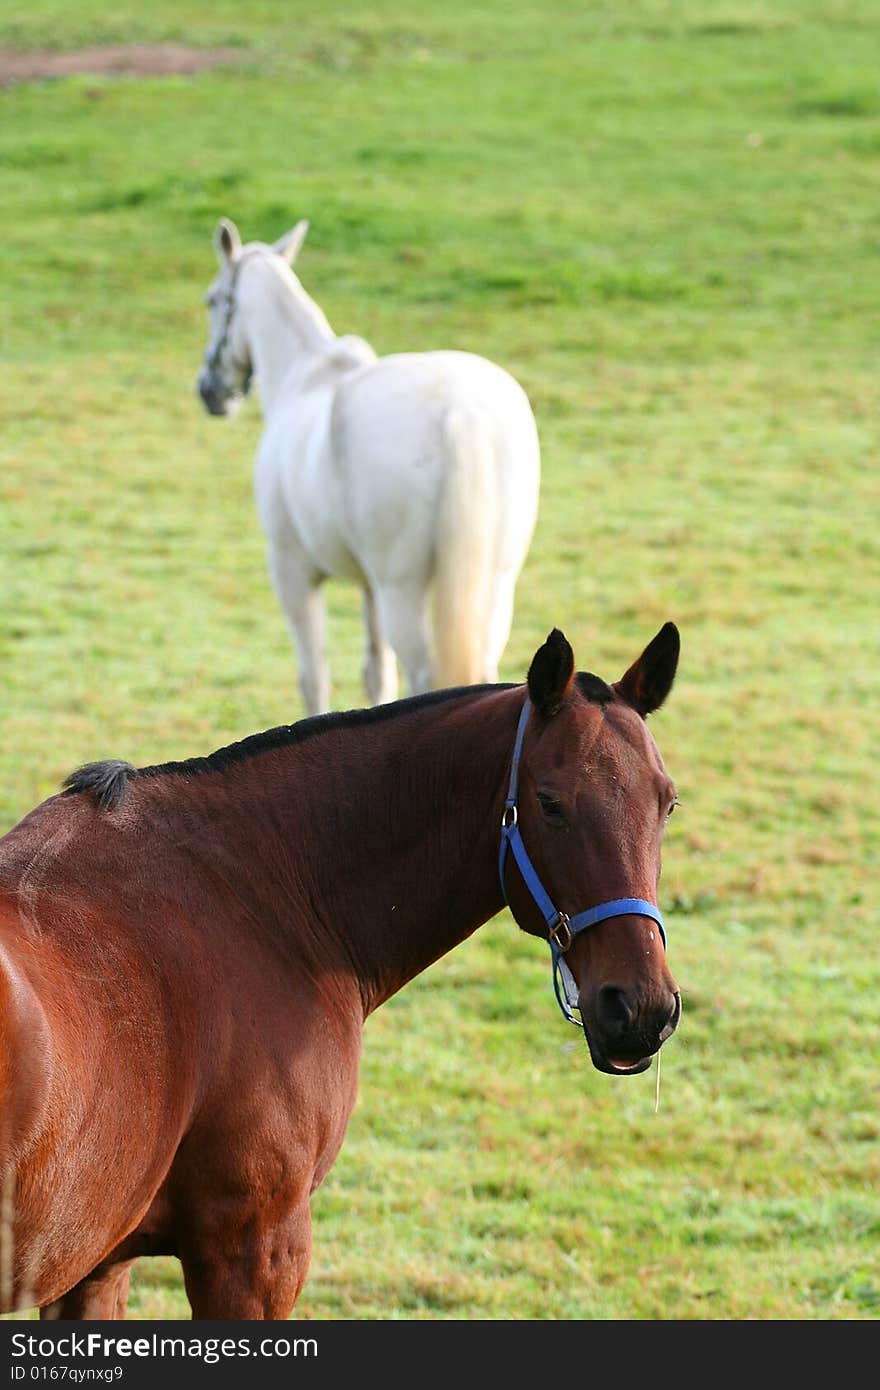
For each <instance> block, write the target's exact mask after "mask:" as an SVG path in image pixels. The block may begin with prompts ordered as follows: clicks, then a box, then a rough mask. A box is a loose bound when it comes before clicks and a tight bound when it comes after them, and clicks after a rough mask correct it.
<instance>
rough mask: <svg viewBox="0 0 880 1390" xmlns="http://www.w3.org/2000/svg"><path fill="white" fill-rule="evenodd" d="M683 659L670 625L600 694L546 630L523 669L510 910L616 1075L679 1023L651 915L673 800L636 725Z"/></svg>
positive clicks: (603, 1067) (643, 1059) (508, 874)
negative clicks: (549, 954)
mask: <svg viewBox="0 0 880 1390" xmlns="http://www.w3.org/2000/svg"><path fill="white" fill-rule="evenodd" d="M678 653H679V635H678V630H677V629H676V628H675V626H674V625H673V624H672V623H667V624H666V625H665V626H664V627H663V628H662V629H661V631H660V632H659V633H658V634H657V636H656V637H655V638H654V639H653V641H652V642H651V643H650V644H649V645H648V646H647V647H646V648H645V650H644V652H643V653H642V655H641V656H640V657H639V658H638V660H637V661H635V662H634V663H633V664H632V666H630V667H629V669H628V670H627V671H626V673H625V674H624V675H623V676H622V678H621V679H620V680H619V681H616V682H615V683H614V684H612V685H607V684H606V683H605V681H603V680H601V679H600V678H599V677H598V676H594V675H592V674H589V673H586V672H580V673H577V674H576V673H575V668H574V657H573V654H572V649H571V647H570V646H569V643H568V641H567V640H566V638H565V637H564V635H563V634H562V633H561V632H559V631H558V630H555V629H554V631H553V632H552V633H551V634H550V636H549V637H548V639H547V641H546V642H545V643H544V645H543V646H542V647H541V648H540V649H539V650H538V652H537V653H536V654H535V657H534V659H533V661H532V664H531V667H530V669H529V674H528V701H529V705H528V706H527V713H526V711H524V716H523V719H522V721H521V733H520V735H519V738H521V745H520V744H518V750H519V749H521V751H520V753H519V768H518V787H517V788H516V791H515V792H513V794H512V795H511V796H509V798H508V812H507V813H506V814H505V827H504V832H503V833H504V834H505V835H508V836H509V837H510V838H511V839H512V838H513V837H514V836H515V837H516V846H515V847H516V853H515V854H514V855H507V856H506V857H505V856H504V855H503V854H502V877H503V880H504V883H505V890H506V893H507V897H508V902H509V904H510V907H511V910H512V912H513V914H514V917H515V918H516V920H517V922H518V923H519V925H520V926H521V927H522V928H523V929H524V930H526V931H528V932H531V933H533V934H535V935H540V936H544V937H547V935H548V931H549V935H550V941H551V948H552V949H553V953H554V978H556V970H557V968H558V967H560V965H561V973H562V977H563V982H564V984H565V986H566V988H567V994H568V1000H567V1002H568V1003H570V1004H571V1006H572V1007H577V1009H578V1010H579V1012H580V1022H581V1023H582V1025H583V1029H584V1033H585V1035H586V1039H587V1043H588V1045H589V1049H590V1055H591V1057H592V1060H593V1064H594V1066H596V1067H597V1068H598V1069H599V1070H600V1071H603V1072H609V1073H612V1074H615V1075H616V1074H619V1073H637V1072H641V1071H644V1070H645V1069H646V1068H647V1067H648V1066H649V1065H650V1061H651V1057H652V1055H653V1054H654V1053H655V1052H657V1051H658V1049H659V1048H660V1046H661V1045H662V1043H663V1042H664V1041H665V1040H666V1039H667V1038H668V1037H669V1036H670V1035H671V1034H672V1033H673V1032H674V1030H675V1028H676V1026H677V1024H678V1020H679V1017H680V1014H681V996H680V993H679V989H678V986H677V984H676V982H675V980H674V979H673V977H672V975H671V973H670V971H669V967H668V965H667V962H666V951H665V936H664V933H663V930H662V923H661V918H660V914H659V911H658V910H657V909H656V907H655V906H654V905H655V904H656V902H657V892H658V886H659V880H660V857H661V840H662V836H663V828H664V826H665V824H666V821H667V820H668V818H669V816H670V814H671V812H672V809H673V807H674V806H675V804H676V795H675V787H674V785H673V783H672V781H671V779H670V777H669V775H668V774H667V772H666V770H665V768H664V766H663V760H662V758H661V757H660V753H659V751H658V749H657V745H656V744H655V742H654V739H653V737H652V735H651V733H650V732H649V730H648V726H647V724H646V722H645V720H646V717H647V715H649V714H650V713H651V712H652V711H653V710H656V709H658V708H659V706H660V705H661V704H662V703H663V701H664V700H665V698H666V696H667V695H668V693H669V690H670V688H671V686H672V682H673V680H674V677H675V671H676V666H677V663H678ZM514 764H516V754H515V756H514ZM515 782H516V778H515V776H514V775H512V776H511V787H512V788H513V787H514V784H515ZM511 827H515V828H513V829H512V828H511ZM523 847H527V851H526V852H525V853H523V852H522V851H523ZM514 859H515V861H516V866H514V863H513V862H512V861H513V860H514ZM554 907H555V909H557V912H556V916H557V917H558V919H559V920H558V922H555V923H554V920H553V917H554ZM603 912H604V913H605V914H607V915H603ZM542 918H543V921H542ZM584 928H588V929H584ZM560 1003H563V999H562V997H560ZM563 1007H564V1010H565V1012H566V1013H567V1014H568V1016H569V1017H570V1018H571V1019H572V1021H574V1022H577V1020H576V1019H575V1018H574V1015H573V1014H572V1013H571V1011H570V1009H569V1008H568V1007H567V1006H566V1004H564V1005H563Z"/></svg>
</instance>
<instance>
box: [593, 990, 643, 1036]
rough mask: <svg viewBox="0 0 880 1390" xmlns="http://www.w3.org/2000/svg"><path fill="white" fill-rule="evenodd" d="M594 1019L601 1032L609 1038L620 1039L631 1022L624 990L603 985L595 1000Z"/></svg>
mask: <svg viewBox="0 0 880 1390" xmlns="http://www.w3.org/2000/svg"><path fill="white" fill-rule="evenodd" d="M596 1017H597V1022H598V1023H599V1026H600V1027H601V1028H602V1031H603V1032H604V1033H605V1034H606V1035H607V1036H609V1037H621V1036H622V1035H623V1034H624V1033H625V1032H626V1031H627V1029H628V1028H629V1026H630V1024H631V1023H632V1021H633V1017H634V1010H633V1009H632V1008H631V1007H630V1004H629V1000H628V999H627V997H626V992H625V990H622V989H618V988H617V987H616V986H615V985H603V986H602V988H601V989H600V990H599V997H598V999H597V1000H596Z"/></svg>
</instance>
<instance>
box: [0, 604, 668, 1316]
mask: <svg viewBox="0 0 880 1390" xmlns="http://www.w3.org/2000/svg"><path fill="white" fill-rule="evenodd" d="M678 649H679V639H678V632H677V631H676V629H675V627H674V626H673V625H672V624H671V623H667V624H666V625H665V626H664V627H663V628H662V630H661V631H660V632H659V633H658V634H657V636H656V637H655V638H654V640H653V641H652V642H651V643H650V644H649V645H648V647H647V648H646V649H645V651H644V652H643V653H642V655H641V656H640V657H639V659H638V660H637V661H636V662H634V663H633V665H632V666H631V667H630V668H629V670H628V671H627V672H626V674H625V675H624V676H623V677H622V679H621V680H619V681H618V682H617V683H616V684H614V685H610V686H609V685H606V684H605V682H604V681H602V680H600V679H599V678H598V677H597V676H593V675H589V674H586V673H583V672H582V673H580V674H577V675H576V674H575V671H574V659H573V656H572V651H571V647H570V646H569V644H568V642H567V641H566V639H565V637H564V636H563V635H562V633H560V632H558V631H556V630H554V631H553V632H552V633H551V634H550V636H549V637H548V639H547V641H546V642H545V643H544V645H543V646H542V647H541V648H540V649H539V650H538V652H537V653H536V654H535V657H534V659H533V661H532V664H531V667H530V669H529V673H528V682H527V686H526V688H523V686H522V685H520V686H503V685H494V686H473V687H467V688H463V689H457V690H445V691H439V692H434V693H431V694H428V695H421V696H416V697H414V698H412V699H407V700H402V701H400V702H398V703H395V704H390V705H384V706H379V707H377V708H374V709H369V710H358V711H354V712H350V713H346V714H331V715H321V716H318V717H315V718H311V719H306V720H303V721H302V722H301V723H299V724H294V725H291V726H289V727H284V728H279V729H273V730H271V731H269V732H268V733H263V734H256V735H254V736H252V737H250V738H247V739H245V740H244V741H243V742H242V743H239V744H235V745H233V746H232V747H229V748H224V749H222V750H220V751H219V752H216V753H213V754H211V755H210V757H207V758H194V759H191V760H190V761H187V762H179V763H167V764H165V765H164V766H161V767H149V768H141V769H139V770H135V769H134V768H132V767H130V766H129V765H128V764H127V763H120V762H110V763H97V764H90V765H89V766H88V767H87V768H82V769H80V771H79V772H78V773H75V774H74V775H73V776H72V777H71V778H69V779H68V781H67V783H66V784H65V787H66V790H65V792H64V793H62V794H61V795H58V796H54V797H51V798H50V799H49V800H48V801H46V802H44V803H43V804H42V805H41V806H38V807H37V808H36V809H35V810H34V811H32V812H31V813H30V815H28V816H26V817H25V819H24V820H23V821H22V822H21V823H20V824H19V825H17V826H16V827H15V828H14V829H13V830H11V831H10V832H9V834H8V835H7V836H5V837H4V838H3V839H2V840H0V1096H2V1116H0V1118H2V1128H0V1144H2V1152H0V1158H2V1165H3V1166H2V1182H3V1188H2V1202H3V1213H4V1220H3V1223H2V1227H3V1229H2V1232H0V1237H2V1245H0V1284H2V1290H0V1291H2V1295H3V1307H4V1308H5V1309H6V1310H9V1309H21V1308H29V1307H35V1306H39V1307H40V1309H41V1315H42V1316H48V1317H62V1318H115V1317H122V1316H124V1314H125V1304H126V1297H127V1291H128V1280H129V1274H130V1270H131V1265H132V1263H133V1261H134V1260H135V1259H136V1258H137V1257H138V1256H140V1255H149V1254H169V1255H175V1256H177V1257H178V1258H179V1259H180V1261H181V1264H182V1267H183V1274H184V1280H185V1284H186V1291H187V1295H188V1298H189V1302H190V1306H191V1309H192V1314H193V1317H196V1318H287V1317H289V1316H290V1314H291V1311H292V1309H293V1306H294V1303H295V1301H296V1299H297V1296H298V1295H299V1292H300V1290H301V1289H302V1286H303V1283H304V1281H305V1279H306V1274H307V1271H308V1266H309V1259H310V1253H311V1222H310V1211H309V1201H310V1197H311V1194H312V1193H313V1192H314V1190H315V1189H316V1187H317V1186H318V1184H319V1183H320V1182H321V1180H322V1179H323V1178H324V1176H325V1175H326V1173H327V1172H328V1170H329V1169H330V1166H331V1165H332V1163H333V1161H334V1159H335V1158H336V1155H337V1153H338V1152H339V1148H340V1145H341V1144H342V1140H343V1136H344V1134H345V1129H346V1125H347V1122H348V1119H349V1116H350V1114H351V1110H352V1106H353V1104H354V1100H355V1092H356V1088H357V1081H358V1063H359V1057H360V1051H361V1037H362V1033H363V1027H364V1020H365V1019H366V1017H367V1015H368V1014H370V1013H371V1012H372V1011H373V1009H376V1008H378V1006H379V1005H380V1004H381V1003H383V1002H384V1001H385V1000H386V999H388V998H389V997H390V996H391V995H392V994H394V993H395V991H396V990H399V989H400V988H401V987H402V986H403V985H405V984H406V983H407V981H408V980H411V979H412V978H413V976H415V975H417V974H418V973H419V972H420V971H422V970H424V969H425V968H426V966H428V965H430V964H431V962H432V961H434V960H436V959H437V958H438V957H439V956H442V955H443V954H444V953H445V952H447V951H449V950H450V949H451V948H452V947H453V946H455V945H457V944H458V943H459V942H461V941H463V940H464V939H465V938H466V937H467V936H469V935H470V933H471V932H473V931H474V930H475V929H476V928H477V927H479V926H480V925H481V924H482V923H483V922H486V921H487V920H488V919H489V918H491V917H492V916H494V915H495V913H497V912H498V911H499V910H500V909H501V907H502V906H503V904H504V900H505V897H506V898H507V900H508V901H509V903H510V907H511V910H512V912H513V915H514V917H515V919H516V921H517V922H518V924H519V925H520V927H522V929H523V930H524V931H526V932H530V933H532V934H533V935H536V936H538V937H543V938H544V939H545V940H547V939H549V940H550V944H551V949H552V961H553V966H554V975H555V973H556V970H557V969H559V970H560V971H561V975H562V978H563V981H564V984H565V986H566V989H565V995H564V998H563V997H560V1002H562V1003H563V1007H564V1009H565V1011H566V1012H567V1013H568V1014H569V1015H570V1016H572V1017H573V1014H571V1010H572V1008H573V1007H576V1008H577V1009H578V1010H579V1012H580V1015H581V1021H582V1024H583V1029H584V1033H585V1034H586V1038H587V1041H588V1043H589V1047H590V1053H591V1056H592V1059H593V1062H594V1064H595V1065H596V1066H597V1067H598V1068H600V1069H601V1070H602V1071H605V1072H609V1073H615V1074H616V1073H623V1074H632V1073H634V1072H638V1071H642V1070H644V1068H645V1067H647V1066H648V1065H649V1064H650V1059H651V1056H652V1054H654V1053H655V1052H656V1051H657V1050H658V1048H659V1047H660V1045H661V1043H662V1042H663V1041H664V1040H665V1039H666V1038H667V1037H668V1036H669V1035H670V1034H671V1032H672V1031H673V1030H674V1028H675V1026H676V1024H677V1022H678V1018H679V1014H680V1009H681V1005H680V998H679V992H678V989H677V986H676V984H675V981H674V980H673V978H672V976H671V974H670V972H669V970H668V968H667V964H666V956H665V949H664V938H663V935H662V924H660V918H659V913H658V911H657V908H656V900H657V888H658V880H659V875H660V842H661V837H662V832H663V826H664V823H665V821H666V818H667V816H668V815H669V812H670V809H671V807H672V806H673V804H674V802H675V791H674V788H673V785H672V783H671V781H670V779H669V777H668V776H667V774H666V772H665V771H664V768H663V763H662V761H661V758H660V755H659V753H658V751H657V747H656V745H655V743H654V740H653V738H652V737H651V735H650V733H649V732H648V729H647V726H646V724H645V716H646V715H647V714H649V713H650V712H651V711H652V710H654V709H656V708H657V707H658V706H659V705H660V704H661V703H662V701H663V700H664V699H665V697H666V695H667V693H668V691H669V689H670V687H671V685H672V681H673V678H674V675H675V668H676V664H677V660H678ZM502 844H503V846H504V849H503V850H502V853H501V874H500V876H499V867H498V866H499V848H500V845H502ZM556 903H558V904H559V905H560V909H559V910H557V909H556V907H555V906H554V904H556ZM548 905H549V906H548ZM587 927H589V930H586V929H585V928H587ZM658 927H659V930H658ZM575 982H576V983H575Z"/></svg>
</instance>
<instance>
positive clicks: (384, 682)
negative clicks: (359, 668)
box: [363, 589, 397, 705]
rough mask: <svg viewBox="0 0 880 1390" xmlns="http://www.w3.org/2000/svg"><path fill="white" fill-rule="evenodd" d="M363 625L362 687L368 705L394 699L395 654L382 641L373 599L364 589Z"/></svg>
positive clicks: (395, 694) (395, 677) (383, 637)
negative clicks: (364, 652) (364, 690)
mask: <svg viewBox="0 0 880 1390" xmlns="http://www.w3.org/2000/svg"><path fill="white" fill-rule="evenodd" d="M363 613H364V627H365V628H366V632H367V651H366V656H365V658H364V687H365V689H366V692H367V699H368V700H369V702H370V704H371V705H387V704H388V702H389V701H390V700H396V699H397V657H396V656H395V655H394V649H393V648H392V647H390V646H389V644H388V643H387V642H386V641H385V635H384V633H383V632H382V628H381V626H380V623H379V614H378V612H377V611H376V600H375V599H374V598H373V595H372V593H371V591H370V590H369V589H364V597H363Z"/></svg>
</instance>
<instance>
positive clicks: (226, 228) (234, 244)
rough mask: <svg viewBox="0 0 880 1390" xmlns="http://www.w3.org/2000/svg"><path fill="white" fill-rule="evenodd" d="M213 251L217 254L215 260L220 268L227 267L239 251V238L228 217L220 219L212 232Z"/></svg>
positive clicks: (233, 224)
mask: <svg viewBox="0 0 880 1390" xmlns="http://www.w3.org/2000/svg"><path fill="white" fill-rule="evenodd" d="M214 250H215V251H216V252H217V259H218V261H219V262H220V268H221V270H222V269H223V267H224V266H227V265H229V263H230V261H234V260H235V258H236V256H237V255H238V253H239V251H240V250H241V237H240V236H239V234H238V228H237V227H236V225H235V223H234V222H230V220H229V218H228V217H221V218H220V221H219V222H218V223H217V227H216V230H215V232H214Z"/></svg>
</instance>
